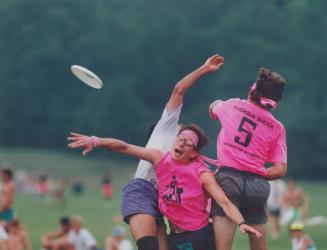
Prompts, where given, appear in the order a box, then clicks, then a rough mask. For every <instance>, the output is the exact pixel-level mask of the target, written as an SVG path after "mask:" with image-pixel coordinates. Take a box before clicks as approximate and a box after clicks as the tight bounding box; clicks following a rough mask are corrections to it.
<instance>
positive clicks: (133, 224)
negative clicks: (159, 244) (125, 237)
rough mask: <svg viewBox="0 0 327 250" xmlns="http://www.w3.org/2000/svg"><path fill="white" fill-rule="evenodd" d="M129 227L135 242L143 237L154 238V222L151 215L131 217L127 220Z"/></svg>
mask: <svg viewBox="0 0 327 250" xmlns="http://www.w3.org/2000/svg"><path fill="white" fill-rule="evenodd" d="M129 227H130V229H131V233H132V236H133V238H134V240H135V241H138V240H139V239H140V238H142V237H145V236H153V237H156V220H155V218H154V217H153V216H151V215H148V214H136V215H132V216H131V218H130V219H129Z"/></svg>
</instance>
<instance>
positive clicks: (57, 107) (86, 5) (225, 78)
mask: <svg viewBox="0 0 327 250" xmlns="http://www.w3.org/2000/svg"><path fill="white" fill-rule="evenodd" d="M326 12H327V1H325V0H315V1H312V0H263V1H261V0H255V1H247V0H237V1H236V0H233V1H232V0H230V1H228V0H215V1H211V0H203V1H199V0H174V1H173V0H166V1H158V0H88V1H86V0H79V1H75V0H52V1H51V0H0V65H1V69H0V145H1V146H2V147H49V148H58V149H63V150H66V137H67V135H68V134H69V132H70V131H76V132H81V133H87V134H96V135H99V136H107V137H109V136H114V137H118V138H121V139H125V140H128V141H129V142H133V143H137V144H144V143H145V136H146V133H147V129H148V127H149V125H150V124H151V123H153V122H155V121H156V120H157V119H158V118H159V117H160V114H161V112H162V110H163V107H164V105H165V103H166V101H167V100H168V97H169V95H170V93H171V90H172V88H173V86H174V84H175V83H176V82H177V81H178V80H179V79H180V78H182V77H183V76H184V75H185V74H187V73H189V72H190V71H191V70H193V69H194V68H195V67H197V66H199V65H200V64H202V63H203V62H204V61H205V59H206V58H207V57H209V56H210V55H212V54H214V53H220V54H222V55H223V56H224V57H225V65H224V66H223V68H222V69H221V71H220V72H218V73H214V74H212V75H210V76H208V77H205V78H204V79H202V80H200V81H199V83H198V84H197V85H196V86H195V87H194V88H192V89H191V91H190V92H189V93H187V96H186V98H185V103H184V108H183V113H182V122H183V123H188V122H196V123H199V124H200V125H201V126H202V127H203V128H204V129H205V130H206V131H207V133H208V135H210V137H211V138H212V143H211V145H210V147H209V148H208V151H207V154H209V155H211V156H214V155H215V153H214V152H215V140H216V135H217V129H218V127H217V124H215V123H214V122H212V121H210V119H209V117H208V115H207V108H208V105H209V104H210V103H211V102H212V101H213V100H215V99H227V98H230V97H242V98H245V97H246V95H247V92H248V90H249V86H250V85H252V83H253V81H254V80H255V78H256V75H257V71H258V69H259V68H260V67H261V66H265V67H268V68H270V69H273V70H276V71H277V72H279V73H281V74H282V75H283V76H284V77H285V78H286V80H287V82H288V83H287V89H286V93H285V96H284V100H283V101H282V102H281V103H280V105H279V108H278V109H277V110H276V111H274V115H275V116H276V117H277V118H278V119H280V120H281V121H282V122H283V123H284V125H285V127H286V129H287V135H288V149H289V175H290V176H293V177H302V178H303V177H305V178H320V179H326V176H327V175H326V173H327V168H326V167H325V165H326V163H325V161H326V160H327V154H326V149H327V100H326V98H325V93H326V90H327V87H326V81H327V70H326V66H327V63H326V58H327V50H326V44H327V32H326V30H327V17H326V15H325V13H326ZM73 64H78V65H82V66H85V67H87V68H90V69H91V70H93V71H94V72H96V73H97V74H98V75H99V76H100V78H102V80H103V82H104V87H103V89H101V90H100V91H98V90H94V89H91V88H89V87H88V86H86V85H83V84H82V83H81V82H79V81H78V80H77V79H76V78H75V77H74V76H73V75H72V74H71V72H70V66H71V65H73Z"/></svg>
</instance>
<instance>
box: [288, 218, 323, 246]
mask: <svg viewBox="0 0 327 250" xmlns="http://www.w3.org/2000/svg"><path fill="white" fill-rule="evenodd" d="M303 229H304V224H303V223H302V222H301V221H294V222H293V223H292V224H291V225H290V232H291V236H292V250H317V248H316V247H315V245H314V242H313V241H312V239H311V238H310V236H309V235H307V234H304V232H303Z"/></svg>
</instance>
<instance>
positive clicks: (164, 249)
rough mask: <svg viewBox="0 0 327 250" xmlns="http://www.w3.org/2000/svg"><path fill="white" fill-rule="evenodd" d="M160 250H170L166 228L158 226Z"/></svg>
mask: <svg viewBox="0 0 327 250" xmlns="http://www.w3.org/2000/svg"><path fill="white" fill-rule="evenodd" d="M157 237H158V242H159V250H168V241H167V233H166V229H165V227H164V226H157Z"/></svg>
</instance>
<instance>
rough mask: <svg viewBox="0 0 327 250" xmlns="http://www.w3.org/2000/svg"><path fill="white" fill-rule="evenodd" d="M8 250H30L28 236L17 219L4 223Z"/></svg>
mask: <svg viewBox="0 0 327 250" xmlns="http://www.w3.org/2000/svg"><path fill="white" fill-rule="evenodd" d="M6 229H7V231H8V236H9V239H8V247H9V250H32V247H31V243H30V240H29V237H28V234H27V232H26V230H25V228H24V226H23V225H21V224H20V222H19V221H18V220H17V219H14V220H11V221H8V222H7V223H6Z"/></svg>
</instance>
